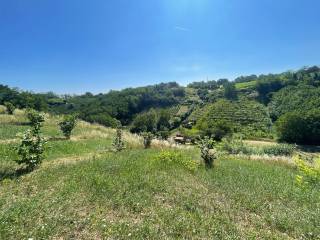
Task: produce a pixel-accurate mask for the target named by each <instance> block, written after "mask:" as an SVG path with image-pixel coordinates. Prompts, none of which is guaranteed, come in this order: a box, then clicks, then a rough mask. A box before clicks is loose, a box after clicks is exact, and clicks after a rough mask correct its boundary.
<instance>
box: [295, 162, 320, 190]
mask: <svg viewBox="0 0 320 240" xmlns="http://www.w3.org/2000/svg"><path fill="white" fill-rule="evenodd" d="M295 163H296V165H297V168H298V171H299V174H298V175H297V176H296V182H297V184H298V185H299V186H301V187H303V188H317V189H320V158H318V159H317V160H315V163H314V166H312V165H310V164H308V163H306V162H305V161H304V160H303V159H302V158H301V157H299V156H296V158H295Z"/></svg>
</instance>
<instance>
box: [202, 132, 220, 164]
mask: <svg viewBox="0 0 320 240" xmlns="http://www.w3.org/2000/svg"><path fill="white" fill-rule="evenodd" d="M214 143H215V142H214V140H212V139H211V138H209V137H204V138H203V139H201V140H200V142H199V143H198V147H199V148H200V151H201V158H202V160H203V161H204V164H205V166H206V168H212V167H213V165H214V160H216V158H217V156H216V154H217V153H216V150H215V149H214Z"/></svg>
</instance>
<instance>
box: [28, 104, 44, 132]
mask: <svg viewBox="0 0 320 240" xmlns="http://www.w3.org/2000/svg"><path fill="white" fill-rule="evenodd" d="M27 118H28V119H29V121H30V124H31V126H32V129H33V131H34V132H36V133H37V132H40V128H41V127H42V124H43V123H44V121H45V119H44V114H43V113H39V112H37V111H35V110H33V109H28V110H27Z"/></svg>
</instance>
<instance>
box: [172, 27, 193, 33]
mask: <svg viewBox="0 0 320 240" xmlns="http://www.w3.org/2000/svg"><path fill="white" fill-rule="evenodd" d="M174 29H175V30H178V31H182V32H190V31H191V30H190V29H189V28H185V27H181V26H175V27H174Z"/></svg>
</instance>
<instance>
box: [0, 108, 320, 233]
mask: <svg viewBox="0 0 320 240" xmlns="http://www.w3.org/2000/svg"><path fill="white" fill-rule="evenodd" d="M60 119H61V118H60V117H59V116H49V115H47V116H46V123H45V125H44V128H43V133H44V135H45V136H46V137H47V138H48V139H49V142H48V148H47V153H46V157H45V160H44V162H43V164H42V165H41V166H40V168H39V169H37V170H35V171H33V172H32V173H28V174H24V173H23V172H19V171H17V169H19V168H18V166H17V165H16V164H15V163H14V162H13V160H14V159H16V158H17V155H16V154H15V151H14V146H16V143H17V141H18V140H17V138H16V134H17V133H18V132H20V131H22V130H24V129H26V128H28V122H27V121H26V119H25V116H24V113H23V111H21V110H16V111H15V113H14V115H6V114H0V123H1V124H0V138H1V140H0V156H1V158H0V189H1V191H0V236H1V238H2V239H28V238H30V239H159V238H162V239H177V238H178V239H182V238H184V239H190V238H195V239H317V238H319V237H320V231H319V229H320V228H319V226H320V222H319V215H320V202H319V199H320V193H319V191H316V190H315V191H305V190H303V189H301V188H300V187H299V186H297V185H296V184H295V178H296V174H297V171H296V169H295V168H294V167H292V166H291V165H288V164H287V163H285V162H276V161H271V160H270V159H269V160H268V161H267V160H263V161H255V160H249V157H241V158H240V157H237V156H230V155H228V154H222V155H220V157H219V158H218V160H217V162H216V163H215V168H214V169H212V170H205V169H204V168H203V167H202V166H199V167H197V168H196V169H193V170H190V169H189V168H188V167H186V166H184V165H181V164H180V163H178V162H166V161H164V159H165V158H163V159H162V158H159V156H161V154H163V151H165V154H170V153H179V154H180V155H181V157H182V158H183V159H188V161H194V162H195V163H199V162H200V155H199V152H198V150H197V149H196V148H194V147H184V146H180V147H178V148H177V147H175V146H171V148H170V147H169V145H168V144H166V143H165V142H161V141H155V142H154V144H153V147H152V148H151V149H149V150H144V149H143V148H142V144H141V139H139V138H138V137H137V136H134V135H132V134H129V133H125V142H126V146H127V148H126V150H125V151H123V152H121V153H114V152H111V151H110V149H111V148H112V146H111V142H112V141H113V138H114V134H115V131H114V130H112V129H109V128H105V127H103V126H100V125H95V124H88V123H86V122H80V123H79V124H78V125H77V127H76V129H75V131H74V134H73V136H72V138H71V140H69V141H68V140H65V139H64V138H63V137H62V135H61V133H59V131H58V128H57V122H58V121H59V120H60ZM161 159H162V160H161ZM251 159H254V158H251Z"/></svg>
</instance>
